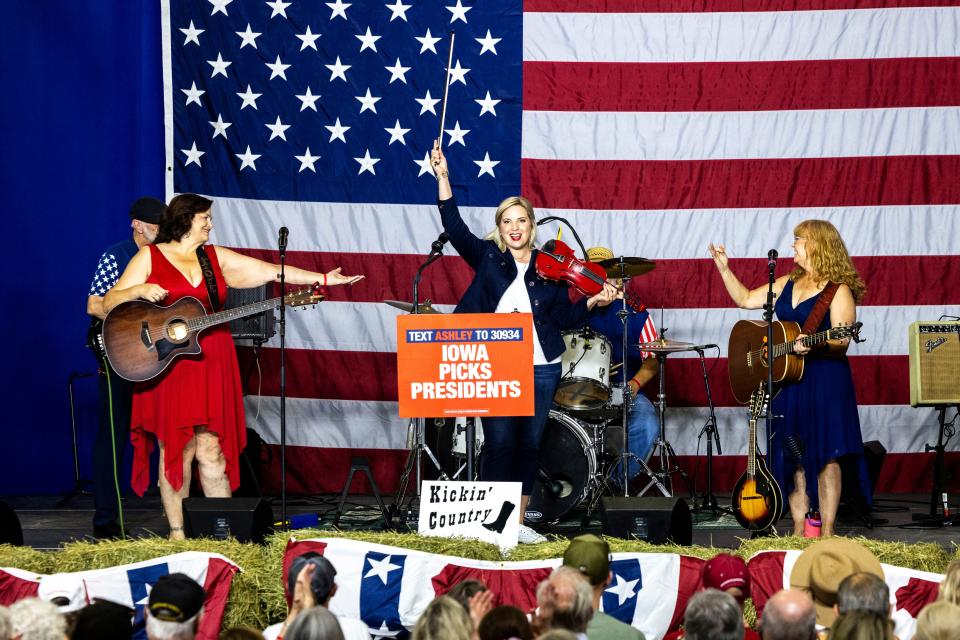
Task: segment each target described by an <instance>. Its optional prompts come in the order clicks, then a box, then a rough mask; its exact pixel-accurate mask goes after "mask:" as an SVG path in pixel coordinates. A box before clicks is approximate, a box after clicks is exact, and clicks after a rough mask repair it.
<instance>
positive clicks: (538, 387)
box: [431, 144, 617, 544]
mask: <svg viewBox="0 0 960 640" xmlns="http://www.w3.org/2000/svg"><path fill="white" fill-rule="evenodd" d="M431 162H432V164H433V171H434V173H435V174H436V177H437V183H438V184H439V202H438V206H439V207H440V219H441V221H442V223H443V229H444V231H446V232H447V234H448V235H449V237H450V243H451V244H452V245H453V247H454V248H455V249H456V250H457V252H458V253H459V254H460V257H462V258H463V259H464V260H465V261H466V262H467V264H469V265H470V266H471V267H472V268H473V270H474V272H475V273H474V277H473V280H472V281H471V282H470V286H469V287H467V290H466V292H465V293H464V294H463V297H462V298H460V303H459V304H458V305H457V308H456V310H455V311H454V312H455V313H513V312H520V313H532V314H533V331H534V340H533V364H534V387H535V407H536V408H535V413H534V415H533V416H516V417H493V418H484V419H483V435H484V444H483V458H482V459H481V462H480V477H481V478H482V479H483V480H488V481H496V482H520V483H522V485H523V491H522V498H521V502H520V542H522V543H527V544H529V543H536V542H542V541H544V540H546V538H544V537H543V536H541V535H540V534H539V533H537V532H536V531H534V530H533V529H531V528H530V527H527V526H526V525H524V524H523V516H524V513H525V512H526V507H527V502H528V501H529V499H530V494H531V491H532V490H533V485H534V482H535V481H536V479H537V469H538V467H539V465H538V454H539V449H540V438H541V436H542V435H543V428H544V425H545V424H546V422H547V416H548V415H549V413H550V407H551V405H552V403H553V396H554V394H555V393H556V390H557V384H558V383H559V382H560V360H561V356H562V354H563V351H564V343H563V337H562V336H561V331H563V330H564V329H567V328H573V327H576V326H579V325H580V324H582V323H583V322H584V321H585V320H586V318H587V312H588V311H589V310H590V309H592V308H593V307H594V306H595V305H597V304H600V305H607V304H610V302H611V301H612V300H613V299H614V298H616V296H617V291H616V289H615V288H614V287H613V286H612V285H610V284H607V285H606V286H605V287H604V290H603V291H601V292H600V293H598V294H597V295H595V296H593V297H591V298H584V299H581V300H580V301H579V302H577V303H572V302H571V301H570V297H569V295H568V286H567V285H566V284H565V283H561V282H557V281H553V280H544V279H543V278H540V277H539V276H538V275H537V272H536V269H535V268H533V264H534V261H535V260H536V255H537V250H536V249H534V241H535V239H536V235H537V234H536V231H537V223H536V217H535V215H534V212H533V206H531V204H530V202H529V201H528V200H527V199H526V198H523V197H520V196H513V197H510V198H507V199H506V200H504V201H503V202H501V203H500V206H499V207H497V213H496V218H495V222H496V229H494V230H493V231H491V232H490V233H489V234H487V236H486V237H485V238H482V239H481V238H479V237H478V236H476V235H474V234H473V232H471V231H470V229H468V228H467V225H466V224H465V223H464V221H463V218H461V217H460V212H459V210H458V209H457V203H456V201H455V200H454V198H453V190H452V188H451V187H450V176H449V172H448V168H447V160H446V157H445V156H444V155H443V151H441V150H440V149H439V147H438V146H437V145H436V144H435V145H434V148H433V154H432V157H431Z"/></svg>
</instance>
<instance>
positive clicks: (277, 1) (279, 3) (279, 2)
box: [267, 0, 290, 18]
mask: <svg viewBox="0 0 960 640" xmlns="http://www.w3.org/2000/svg"><path fill="white" fill-rule="evenodd" d="M267 6H268V7H270V8H271V9H273V13H271V14H270V17H271V18H275V17H277V16H283V17H284V18H286V17H287V7H289V6H290V3H289V2H283V0H274V1H273V2H268V3H267Z"/></svg>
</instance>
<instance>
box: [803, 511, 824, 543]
mask: <svg viewBox="0 0 960 640" xmlns="http://www.w3.org/2000/svg"><path fill="white" fill-rule="evenodd" d="M822 524H823V523H822V521H821V520H820V512H819V511H814V510H812V509H811V510H810V511H807V517H806V518H804V519H803V537H804V538H819V537H820V526H821V525H822Z"/></svg>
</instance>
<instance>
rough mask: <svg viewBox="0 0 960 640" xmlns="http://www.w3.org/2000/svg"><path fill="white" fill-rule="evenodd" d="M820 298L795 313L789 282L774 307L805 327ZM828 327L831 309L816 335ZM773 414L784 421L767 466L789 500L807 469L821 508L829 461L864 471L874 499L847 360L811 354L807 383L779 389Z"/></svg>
mask: <svg viewBox="0 0 960 640" xmlns="http://www.w3.org/2000/svg"><path fill="white" fill-rule="evenodd" d="M821 295H822V294H820V293H818V294H817V295H815V296H813V297H812V298H810V299H809V300H804V301H803V302H801V303H800V304H799V305H798V306H797V307H796V308H794V307H793V282H791V281H787V284H786V286H784V288H783V293H781V294H780V297H779V299H778V300H777V303H776V306H775V309H776V313H777V319H778V320H783V321H792V322H796V323H798V324H799V325H800V326H801V327H802V326H803V323H804V322H806V320H807V316H809V315H810V312H811V311H812V310H813V306H814V305H815V304H816V302H817V299H818V298H819V297H820V296H821ZM829 328H831V324H830V312H829V310H828V311H827V313H826V314H825V315H824V318H823V320H822V321H821V322H820V326H819V327H818V328H817V331H818V332H819V331H825V330H827V329H829ZM773 413H774V414H775V415H781V416H783V418H782V419H779V420H776V421H775V422H774V434H773V442H772V447H771V449H770V451H769V452H768V455H767V461H768V464H769V466H770V471H771V472H772V473H773V476H774V477H775V478H776V480H777V482H778V483H779V484H780V487H781V488H782V489H783V495H784V499H786V497H787V495H789V494H790V493H791V492H792V491H793V488H794V485H793V474H794V471H795V470H796V468H797V467H798V466H803V469H804V473H805V476H806V485H807V495H809V496H810V504H811V507H813V508H814V509H818V508H819V506H818V505H819V500H818V491H817V475H818V474H819V473H820V471H822V470H823V467H824V466H825V465H826V464H827V463H828V462H830V461H831V460H836V461H837V462H840V463H841V465H842V467H843V472H844V473H850V472H859V473H858V475H859V484H860V490H861V491H862V493H863V495H864V496H866V497H867V499H868V500H869V496H871V495H872V492H871V491H870V486H869V483H870V479H869V476H868V475H867V469H866V464H865V460H864V456H863V437H862V436H861V434H860V417H859V415H858V414H857V397H856V393H855V392H854V388H853V376H852V375H851V373H850V362H849V361H848V360H847V358H846V357H845V356H844V357H842V358H837V357H832V358H825V357H818V356H815V355H807V356H806V359H805V362H804V370H803V378H801V379H800V381H799V382H794V383H792V384H788V385H785V386H784V387H783V388H782V389H781V390H780V393H779V394H778V395H777V396H776V397H775V398H774V400H773ZM848 456H849V457H848ZM845 484H846V483H845Z"/></svg>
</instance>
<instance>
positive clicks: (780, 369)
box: [727, 320, 863, 404]
mask: <svg viewBox="0 0 960 640" xmlns="http://www.w3.org/2000/svg"><path fill="white" fill-rule="evenodd" d="M862 326H863V323H862V322H855V323H853V324H851V325H842V326H839V327H833V328H832V329H827V330H826V331H820V332H819V333H814V334H811V335H809V336H806V337H804V338H803V344H805V345H806V346H808V347H813V346H816V345H818V344H822V343H824V342H826V341H827V340H836V339H840V338H852V339H853V340H854V341H856V342H860V341H861V340H860V328H861V327H862ZM798 335H800V325H799V324H797V323H796V322H787V321H780V320H774V322H773V382H774V384H777V383H780V384H782V383H786V382H796V381H798V380H800V378H802V377H803V363H804V356H801V355H798V354H796V353H794V352H793V348H794V346H795V342H796V340H797V336H798ZM727 356H728V357H727V371H728V373H729V374H730V387H731V388H732V389H733V396H734V397H735V398H736V399H737V402H739V403H740V404H747V402H748V401H749V400H750V394H751V393H752V392H753V390H754V389H756V388H757V385H758V384H761V383H765V381H766V379H767V367H768V366H769V365H768V363H769V362H770V358H769V355H768V350H767V323H766V322H763V321H760V320H740V321H739V322H737V323H736V324H735V325H733V331H731V332H730V342H729V343H728V347H727Z"/></svg>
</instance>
